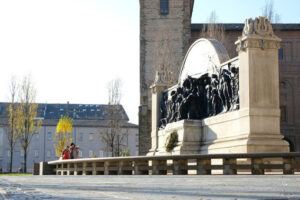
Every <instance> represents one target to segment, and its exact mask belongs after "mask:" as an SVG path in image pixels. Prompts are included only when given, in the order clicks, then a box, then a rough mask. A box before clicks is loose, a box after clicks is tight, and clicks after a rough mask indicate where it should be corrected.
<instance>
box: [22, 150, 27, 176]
mask: <svg viewBox="0 0 300 200" xmlns="http://www.w3.org/2000/svg"><path fill="white" fill-rule="evenodd" d="M26 163H27V151H26V150H25V149H24V167H23V168H24V170H23V172H24V173H26V172H27V166H26Z"/></svg>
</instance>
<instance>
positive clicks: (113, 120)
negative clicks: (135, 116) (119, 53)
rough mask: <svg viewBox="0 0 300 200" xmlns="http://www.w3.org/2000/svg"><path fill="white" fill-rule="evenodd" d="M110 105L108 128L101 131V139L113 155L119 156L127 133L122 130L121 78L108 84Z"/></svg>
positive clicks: (108, 108)
mask: <svg viewBox="0 0 300 200" xmlns="http://www.w3.org/2000/svg"><path fill="white" fill-rule="evenodd" d="M107 88H108V106H107V109H106V110H105V112H106V113H107V120H108V128H107V129H106V130H105V132H104V133H102V134H101V133H100V140H102V141H103V142H104V144H105V145H106V149H107V152H111V153H112V156H119V155H120V152H121V151H122V147H123V146H124V144H123V142H124V139H125V136H126V135H125V134H122V132H121V130H122V129H121V126H122V122H123V121H124V119H123V113H122V110H121V108H122V107H121V105H120V102H121V97H122V92H121V80H120V79H115V80H112V81H110V82H109V84H108V87H107Z"/></svg>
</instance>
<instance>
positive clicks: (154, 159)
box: [48, 152, 300, 175]
mask: <svg viewBox="0 0 300 200" xmlns="http://www.w3.org/2000/svg"><path fill="white" fill-rule="evenodd" d="M298 160H300V152H293V153H251V154H209V155H166V156H136V157H114V158H89V159H75V160H58V161H51V162H48V164H49V165H52V166H53V167H55V166H56V168H55V172H56V175H187V174H198V175H208V174H218V173H219V174H225V175H232V174H247V173H248V174H266V173H271V174H294V173H295V172H300V162H299V161H298Z"/></svg>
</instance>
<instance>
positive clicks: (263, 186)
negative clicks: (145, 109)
mask: <svg viewBox="0 0 300 200" xmlns="http://www.w3.org/2000/svg"><path fill="white" fill-rule="evenodd" d="M0 199H16V200H25V199H26V200H27V199H28V200H31V199H66V200H71V199H75V200H78V199H83V200H88V199H105V200H115V199H119V200H128V199H136V200H161V199H162V200H169V199H172V200H173V199H180V200H185V199H186V200H194V199H197V200H199V199H300V176H299V175H285V176H283V175H260V176H254V175H238V176H236V175H235V176H228V175H227V176H224V175H210V176H195V175H188V176H24V177H22V176H1V177H0Z"/></svg>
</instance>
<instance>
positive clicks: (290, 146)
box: [283, 136, 296, 152]
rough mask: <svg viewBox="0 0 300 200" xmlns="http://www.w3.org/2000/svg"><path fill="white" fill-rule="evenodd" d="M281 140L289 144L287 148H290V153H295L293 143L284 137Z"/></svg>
mask: <svg viewBox="0 0 300 200" xmlns="http://www.w3.org/2000/svg"><path fill="white" fill-rule="evenodd" d="M283 140H285V141H287V142H288V143H289V148H290V152H295V151H296V149H295V144H294V142H293V141H292V140H291V139H289V138H288V137H286V136H284V138H283Z"/></svg>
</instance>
